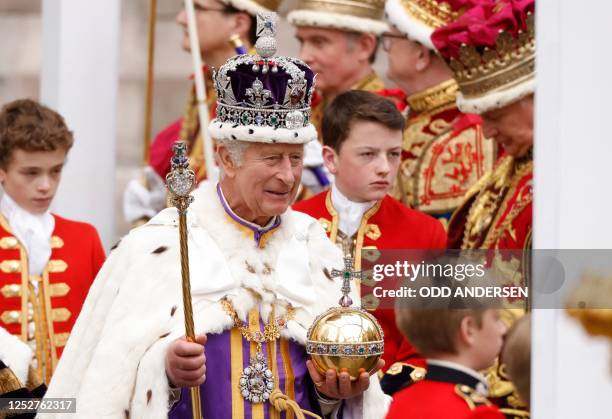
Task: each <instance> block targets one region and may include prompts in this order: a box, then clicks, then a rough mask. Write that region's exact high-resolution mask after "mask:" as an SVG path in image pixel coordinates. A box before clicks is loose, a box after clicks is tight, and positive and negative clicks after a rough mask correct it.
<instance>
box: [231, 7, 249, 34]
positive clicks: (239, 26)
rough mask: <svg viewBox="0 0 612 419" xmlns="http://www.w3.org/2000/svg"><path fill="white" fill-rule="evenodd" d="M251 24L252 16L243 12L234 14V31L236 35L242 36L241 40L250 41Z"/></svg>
mask: <svg viewBox="0 0 612 419" xmlns="http://www.w3.org/2000/svg"><path fill="white" fill-rule="evenodd" d="M251 24H252V20H251V16H249V15H248V14H246V13H242V12H241V13H236V14H234V25H233V28H232V29H233V31H234V33H236V34H238V35H240V38H242V39H249V31H250V29H251Z"/></svg>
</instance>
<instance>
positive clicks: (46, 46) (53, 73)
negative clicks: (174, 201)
mask: <svg viewBox="0 0 612 419" xmlns="http://www.w3.org/2000/svg"><path fill="white" fill-rule="evenodd" d="M119 11H120V1H119V0H104V1H99V0H43V7H42V12H43V13H42V14H43V19H42V21H43V24H42V66H41V67H42V74H41V92H40V100H41V102H42V103H44V104H46V105H48V106H50V107H51V108H53V109H55V110H57V111H58V112H59V113H61V114H62V115H63V116H64V117H65V118H66V122H67V124H68V126H69V127H70V128H71V129H72V130H73V131H74V134H75V145H74V147H73V149H72V151H71V152H70V156H69V161H68V165H67V166H66V169H65V171H64V175H63V179H62V183H61V185H60V189H59V191H58V194H57V196H56V198H55V200H54V203H53V211H55V212H58V213H60V214H62V215H63V216H66V217H68V218H74V219H79V220H83V221H87V222H90V223H92V224H94V225H95V226H96V227H97V228H98V231H99V232H100V235H101V237H102V239H103V241H104V242H105V243H104V244H105V245H106V247H108V245H109V242H110V240H111V239H112V236H113V229H114V196H113V191H114V183H115V175H114V170H115V136H116V123H115V122H116V107H117V86H118V69H119V66H118V58H119V49H118V48H119V42H118V41H119V22H120V19H119V17H120V12H119Z"/></svg>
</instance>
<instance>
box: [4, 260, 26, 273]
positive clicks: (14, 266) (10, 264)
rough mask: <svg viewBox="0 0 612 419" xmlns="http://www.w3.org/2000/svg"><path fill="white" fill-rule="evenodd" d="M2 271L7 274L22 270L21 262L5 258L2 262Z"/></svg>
mask: <svg viewBox="0 0 612 419" xmlns="http://www.w3.org/2000/svg"><path fill="white" fill-rule="evenodd" d="M0 271H2V272H4V273H5V274H14V273H17V272H21V262H20V261H18V260H10V259H7V260H3V261H2V262H0Z"/></svg>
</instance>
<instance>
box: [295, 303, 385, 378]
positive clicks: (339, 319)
mask: <svg viewBox="0 0 612 419" xmlns="http://www.w3.org/2000/svg"><path fill="white" fill-rule="evenodd" d="M383 350H384V335H383V331H382V328H381V327H380V325H379V324H378V322H377V321H376V319H375V318H374V316H372V315H371V314H370V313H368V312H367V311H365V310H363V309H361V308H356V307H333V308H330V309H329V310H327V311H325V312H324V313H323V314H321V315H320V316H318V317H317V318H316V319H315V321H314V323H313V324H312V326H311V327H310V329H309V330H308V342H307V345H306V352H307V353H308V354H309V355H310V356H311V359H312V362H313V364H314V365H315V367H316V368H317V370H318V371H319V372H320V373H321V374H325V372H327V370H329V369H333V370H335V371H337V372H338V373H340V372H342V371H346V372H348V373H349V375H350V376H351V380H355V379H357V377H359V374H360V373H361V372H363V371H365V372H367V373H371V372H372V371H373V370H374V368H375V367H376V364H377V363H378V360H379V359H380V357H381V355H382V353H383Z"/></svg>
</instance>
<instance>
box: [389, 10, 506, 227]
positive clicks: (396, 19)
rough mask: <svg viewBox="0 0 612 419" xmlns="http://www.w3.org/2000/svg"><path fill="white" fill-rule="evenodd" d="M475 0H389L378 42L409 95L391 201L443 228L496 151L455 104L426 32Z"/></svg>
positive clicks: (453, 86) (448, 75) (447, 74)
mask: <svg viewBox="0 0 612 419" xmlns="http://www.w3.org/2000/svg"><path fill="white" fill-rule="evenodd" d="M473 3H474V0H451V1H449V0H444V1H437V0H432V1H422V0H387V2H386V4H385V12H386V16H387V19H388V20H389V22H390V23H391V24H392V29H391V30H390V31H389V32H385V33H384V34H382V36H381V41H382V45H383V48H384V50H385V51H387V53H388V57H389V58H388V59H389V67H388V76H389V78H390V79H391V80H393V81H394V82H396V83H397V84H398V86H399V87H400V88H401V89H402V90H403V91H404V93H406V95H408V97H407V99H406V102H407V104H408V108H409V118H408V123H407V124H406V127H407V128H406V130H405V132H404V145H403V153H402V164H401V167H400V171H399V175H398V182H397V184H396V189H395V191H394V193H393V195H394V196H395V197H396V198H398V199H400V200H401V201H402V202H404V203H405V204H407V205H408V206H410V207H412V208H415V209H417V210H420V211H423V212H426V213H428V214H430V215H433V216H435V217H437V218H438V219H439V220H440V221H441V222H442V223H443V224H444V225H445V226H446V225H447V223H448V220H449V218H450V215H451V214H452V212H453V211H454V209H455V208H456V207H457V206H458V205H459V204H460V203H461V201H462V200H463V197H464V195H465V193H466V192H467V191H468V189H470V187H471V186H472V185H474V183H476V181H478V179H480V178H481V177H482V176H483V175H484V174H486V173H487V172H489V171H490V170H491V168H492V166H493V163H494V162H495V154H496V153H495V149H494V148H495V147H494V143H493V142H492V141H485V139H484V137H483V135H482V129H481V122H480V118H478V117H475V116H474V115H467V114H463V113H461V112H460V111H459V110H458V109H457V106H456V104H455V99H456V96H457V92H458V87H457V82H456V81H455V80H454V79H453V75H452V72H451V70H450V69H449V68H448V67H447V65H446V64H445V62H444V60H442V59H441V58H440V57H439V56H438V55H437V54H436V53H435V48H434V46H433V44H432V42H431V40H430V35H431V33H432V32H433V31H434V30H435V29H436V28H437V27H439V26H441V25H443V24H444V23H450V22H452V21H453V20H455V19H456V18H458V17H459V15H460V10H461V11H464V10H466V9H468V8H469V7H470V6H472V5H473Z"/></svg>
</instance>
